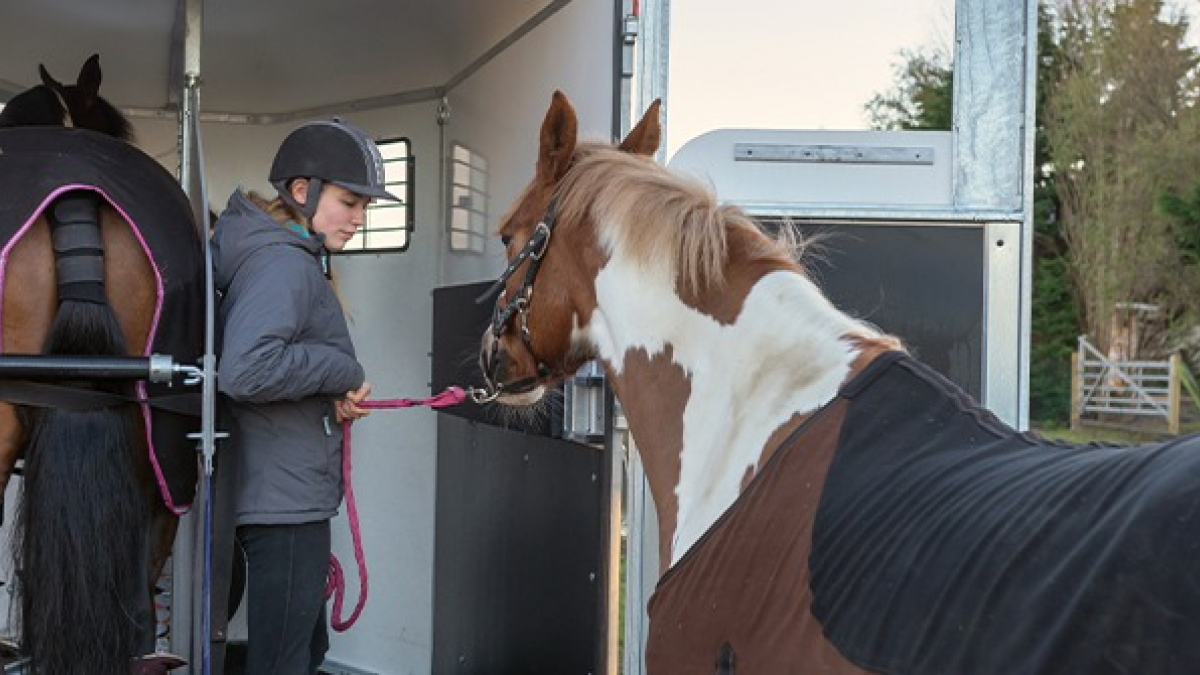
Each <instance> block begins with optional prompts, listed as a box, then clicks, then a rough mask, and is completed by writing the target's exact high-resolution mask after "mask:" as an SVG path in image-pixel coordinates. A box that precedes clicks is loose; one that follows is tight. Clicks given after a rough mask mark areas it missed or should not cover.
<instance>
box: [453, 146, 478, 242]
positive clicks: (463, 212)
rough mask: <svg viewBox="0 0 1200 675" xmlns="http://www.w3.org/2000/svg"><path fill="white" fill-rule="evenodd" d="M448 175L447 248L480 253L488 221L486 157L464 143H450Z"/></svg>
mask: <svg viewBox="0 0 1200 675" xmlns="http://www.w3.org/2000/svg"><path fill="white" fill-rule="evenodd" d="M449 179H450V190H449V193H450V204H449V207H450V208H448V209H447V210H446V212H447V214H449V215H448V217H449V223H448V224H447V227H448V228H449V230H450V250H451V251H464V252H468V251H469V252H472V253H483V247H484V243H485V242H486V241H487V222H488V211H487V209H488V185H487V183H488V166H487V159H485V158H484V157H483V155H481V154H479V153H477V152H475V151H474V150H471V149H470V148H468V147H466V146H465V145H462V144H460V143H452V144H451V146H450V177H449Z"/></svg>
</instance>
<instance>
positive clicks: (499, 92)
mask: <svg viewBox="0 0 1200 675" xmlns="http://www.w3.org/2000/svg"><path fill="white" fill-rule="evenodd" d="M614 31H615V13H614V3H613V2H612V0H575V1H574V2H571V3H570V4H568V5H566V6H565V7H564V8H563V9H562V10H560V11H559V12H558V13H557V14H555V15H554V16H553V17H551V18H550V19H549V20H547V21H546V22H545V23H543V24H542V25H541V26H539V27H538V28H537V29H536V30H535V31H534V32H533V33H530V34H529V35H527V36H526V37H525V38H524V39H522V40H520V41H519V42H517V43H516V44H514V45H512V46H511V47H509V48H508V49H507V50H505V51H504V52H503V53H502V54H500V55H498V56H497V57H496V58H495V59H493V60H492V61H491V62H490V63H489V64H488V65H487V66H486V67H485V68H483V69H482V70H480V71H479V72H478V73H476V74H475V76H473V77H471V78H469V79H467V80H465V81H464V82H463V83H462V84H461V85H459V86H457V87H455V88H454V89H453V90H451V91H450V92H449V95H448V99H449V103H450V116H449V121H448V123H447V125H446V127H445V139H444V142H445V147H446V149H448V148H449V145H450V144H452V143H461V144H463V145H465V146H467V147H469V148H471V149H472V150H473V151H475V152H478V153H480V154H481V155H482V156H483V157H484V158H486V160H487V162H488V166H489V168H490V170H489V174H488V186H487V188H488V193H489V194H488V197H489V199H488V222H489V224H490V226H491V227H492V228H494V227H495V226H497V225H499V220H500V218H502V217H503V216H504V211H505V210H506V209H507V208H508V207H509V206H510V205H511V204H512V203H513V202H514V201H515V200H516V198H517V197H518V196H519V195H520V192H521V190H523V189H524V188H525V186H526V185H527V184H528V182H529V181H530V179H532V178H533V171H534V163H535V161H536V159H537V143H538V131H539V129H540V128H541V124H542V119H543V118H544V117H545V114H546V109H547V108H548V107H549V105H550V98H551V95H552V94H553V93H554V91H555V90H561V91H562V92H563V93H565V94H566V95H567V97H568V98H570V99H571V103H572V104H573V105H574V106H575V110H576V112H577V113H578V114H579V133H580V137H581V138H593V139H603V140H607V139H609V138H610V137H611V134H612V109H613V97H614V95H615V88H616V85H615V72H614V48H615V47H614V40H615V37H614ZM489 234H490V233H489ZM503 256H504V250H503V247H502V246H501V244H500V240H499V239H498V238H496V237H489V238H488V241H487V244H486V249H485V251H484V254H483V255H480V254H477V253H452V252H444V253H443V257H444V266H443V269H442V274H441V276H440V279H439V281H440V282H441V283H442V284H457V283H465V282H470V281H478V280H482V279H488V278H493V277H495V276H496V275H497V274H499V272H500V270H501V269H503V260H504V257H503Z"/></svg>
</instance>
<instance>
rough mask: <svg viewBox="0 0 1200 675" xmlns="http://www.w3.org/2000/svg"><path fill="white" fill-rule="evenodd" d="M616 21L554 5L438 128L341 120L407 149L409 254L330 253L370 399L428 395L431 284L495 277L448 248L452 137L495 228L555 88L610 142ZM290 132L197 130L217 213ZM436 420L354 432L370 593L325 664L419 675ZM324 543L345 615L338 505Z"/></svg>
mask: <svg viewBox="0 0 1200 675" xmlns="http://www.w3.org/2000/svg"><path fill="white" fill-rule="evenodd" d="M612 24H613V8H612V4H611V3H610V2H608V0H575V2H572V3H570V4H568V5H566V6H565V7H564V8H563V9H562V10H560V11H559V12H558V13H556V14H555V15H554V16H552V17H550V18H549V19H548V20H547V21H545V22H544V23H543V24H541V25H539V26H538V27H536V28H535V29H534V30H533V31H531V32H530V33H528V34H526V35H525V36H524V37H522V38H521V39H520V40H518V41H517V42H515V43H514V44H512V45H511V46H509V47H508V48H507V49H506V50H505V51H503V52H502V53H500V54H498V55H497V56H496V57H495V58H494V59H493V60H491V61H490V62H488V63H487V64H486V65H484V66H483V67H482V68H480V69H479V70H478V71H476V72H475V73H474V74H473V75H472V76H471V77H469V78H468V79H466V80H464V81H463V82H462V83H461V84H459V85H458V86H456V87H454V88H453V89H451V90H450V91H449V92H448V94H447V102H448V104H449V117H448V119H447V123H446V124H445V125H444V126H443V125H439V123H438V120H439V114H438V110H439V106H440V105H441V101H436V100H433V101H428V102H425V103H420V104H415V105H409V106H403V107H399V108H393V109H387V110H377V111H372V112H367V113H354V114H348V115H346V117H347V119H349V120H350V121H352V122H354V123H356V124H359V125H360V126H362V127H363V128H364V129H365V130H366V131H367V132H368V133H370V134H372V135H374V136H376V137H388V136H405V137H407V138H409V139H411V140H412V151H413V154H414V156H415V158H416V175H415V180H416V195H415V198H414V202H415V209H416V230H415V232H414V234H413V237H412V242H411V244H410V249H409V250H408V251H407V252H406V253H403V254H395V253H382V254H354V255H347V256H339V257H337V258H336V259H335V262H334V270H335V273H336V274H337V275H338V283H339V288H340V291H341V294H342V296H343V298H344V300H345V302H346V305H347V309H348V313H349V314H350V316H351V317H352V321H353V323H352V324H351V332H352V334H353V336H354V340H355V345H356V348H357V349H358V352H359V358H360V360H362V362H363V363H364V365H365V366H366V368H367V372H368V378H369V379H370V380H371V381H372V382H373V384H374V386H375V394H374V395H375V396H376V397H380V398H391V397H412V396H423V395H426V394H428V393H429V373H430V362H429V354H430V351H431V344H430V339H431V338H430V336H431V333H432V324H431V317H432V304H431V299H432V296H431V294H430V290H431V289H432V288H433V287H434V286H436V285H441V284H445V283H457V282H461V281H474V280H480V279H487V278H491V277H494V276H495V275H496V274H497V273H498V272H499V270H500V268H501V267H502V266H503V262H502V261H503V251H502V249H501V247H500V246H499V244H498V242H497V241H493V239H494V238H491V237H489V239H488V243H487V245H486V247H487V248H486V250H485V253H484V254H483V255H481V254H478V253H453V252H449V251H448V250H447V237H446V236H445V231H446V224H445V217H446V208H445V206H444V205H443V203H442V202H443V201H444V200H445V199H446V197H445V195H446V190H445V181H446V163H445V158H446V157H447V151H448V149H449V147H450V144H451V143H455V142H457V143H462V144H463V145H465V146H467V147H469V148H471V149H472V150H473V151H475V152H478V153H480V154H481V155H483V156H484V157H486V158H487V160H488V165H489V168H490V172H489V184H488V192H489V212H488V221H489V228H492V227H494V226H495V224H496V221H497V220H498V218H499V217H500V216H501V215H503V210H504V209H506V208H507V206H508V205H509V204H510V203H511V202H512V201H514V200H515V199H516V197H517V196H518V195H519V192H520V190H522V189H523V188H524V186H525V184H526V182H527V181H528V180H529V179H530V178H531V177H532V172H533V167H534V160H535V158H536V149H537V138H538V135H537V134H538V129H539V128H540V124H541V120H542V116H543V115H544V113H545V109H546V107H547V105H548V104H549V101H550V96H551V94H552V93H553V91H554V90H555V89H562V90H563V91H565V92H567V93H568V95H570V96H571V97H572V100H573V102H574V103H575V105H576V106H577V109H578V111H579V113H580V118H581V122H580V125H581V131H582V132H583V133H585V134H588V133H590V134H591V135H593V136H597V137H602V138H605V137H607V133H608V130H609V129H610V128H611V121H610V118H611V111H612V96H613V89H614V86H613V68H612V50H613V42H612V40H613V37H612V29H611V28H608V27H609V26H611V25H612ZM292 126H293V124H287V125H281V126H280V127H278V128H276V127H240V126H236V125H207V126H206V128H205V130H204V134H205V137H204V144H205V155H206V163H207V174H208V176H209V184H210V202H212V203H214V205H216V206H220V205H221V203H222V202H223V200H224V198H225V196H227V195H228V193H229V191H230V190H232V189H233V188H234V187H235V185H236V184H237V183H238V180H237V179H235V178H232V177H231V176H230V174H231V173H232V174H237V175H245V174H249V175H251V176H255V177H259V180H258V181H255V182H254V183H253V185H252V184H251V183H249V182H247V183H246V185H247V186H248V187H250V186H252V187H256V188H258V189H264V190H265V189H267V187H266V186H265V181H263V180H262V179H261V176H264V175H265V173H266V170H267V167H268V166H269V162H270V157H271V153H273V151H274V148H275V147H276V146H277V145H278V143H279V141H280V140H282V138H283V135H284V134H286V132H287V131H289V130H290V129H291V127H292ZM247 155H249V156H250V157H254V158H257V159H253V160H251V159H247V158H246V156H247ZM222 157H224V158H225V159H222ZM230 165H232V166H230ZM225 166H230V168H229V169H228V170H224V169H222V167H225ZM243 182H245V181H243ZM217 195H220V199H217ZM463 384H472V383H463ZM435 415H436V413H433V412H431V411H429V410H426V409H405V410H399V411H388V410H380V411H376V412H375V413H373V414H372V416H371V417H369V418H367V419H366V420H364V421H362V422H359V423H358V424H356V425H355V429H354V436H353V439H354V450H353V452H354V455H353V466H354V473H353V479H354V490H355V494H356V496H357V499H358V508H359V513H360V516H361V528H362V537H363V544H364V548H365V549H366V555H367V566H368V571H369V573H370V587H369V589H370V599H369V601H368V603H367V606H366V609H365V610H364V612H363V614H362V617H361V618H360V619H359V621H358V623H357V624H356V625H355V627H354V628H353V629H352V630H350V631H348V632H346V633H342V634H334V635H333V636H332V645H331V648H330V652H329V657H328V658H329V660H330V661H333V662H336V663H338V664H345V665H350V666H353V667H356V668H360V669H363V670H366V671H368V672H379V673H406V672H412V673H422V672H428V669H429V667H430V666H429V664H430V659H431V654H432V652H431V649H432V640H433V636H432V588H433V575H434V574H435V573H436V571H435V570H434V568H433V547H434V504H435V494H434V485H435V483H436V480H435V477H436V476H435V471H436V431H435ZM334 550H335V554H336V555H337V556H338V558H339V559H340V560H341V561H342V564H343V567H345V568H346V571H347V575H348V577H349V580H350V582H351V583H350V586H349V588H348V589H347V593H348V598H347V605H348V607H347V612H348V611H349V606H351V605H352V601H353V599H354V598H355V597H356V595H355V593H357V586H356V584H355V583H354V580H355V579H356V575H355V573H354V571H353V570H354V565H353V550H352V542H351V540H350V536H349V529H348V527H347V525H346V523H345V516H344V514H343V515H342V516H339V518H338V520H337V521H335V524H334ZM231 629H232V632H231V637H232V638H234V639H236V638H238V637H239V636H242V635H244V633H243V632H242V631H244V627H243V625H242V621H240V620H237V619H236V618H235V622H234V624H233V625H232V626H231Z"/></svg>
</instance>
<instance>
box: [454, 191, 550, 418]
mask: <svg viewBox="0 0 1200 675" xmlns="http://www.w3.org/2000/svg"><path fill="white" fill-rule="evenodd" d="M557 208H558V196H557V195H555V196H554V198H553V199H551V200H550V204H549V206H547V207H546V216H545V218H543V219H542V222H540V223H538V225H537V227H536V228H534V231H533V236H531V237H530V238H529V241H527V242H525V246H524V247H523V248H522V249H521V251H520V252H519V253H517V255H516V256H514V257H513V259H512V262H510V263H509V264H508V266H507V267H505V268H504V271H503V272H501V274H500V278H499V279H497V280H496V283H494V284H492V285H491V286H490V287H489V288H488V290H487V291H485V292H484V293H483V294H482V295H480V296H479V297H478V298H476V299H475V302H476V303H483V302H485V301H487V300H488V299H489V298H491V297H493V296H495V297H496V304H495V308H494V309H493V312H492V323H491V325H490V326H489V328H488V330H489V331H490V332H491V334H492V336H493V337H495V338H499V337H500V335H502V334H503V333H504V332H505V331H506V330H507V329H508V325H509V324H510V323H512V322H513V321H514V320H519V321H520V324H519V326H518V334H519V335H520V337H521V343H522V344H524V345H525V351H527V352H528V353H529V355H530V356H531V357H533V360H534V362H535V363H536V364H537V372H536V373H535V374H534V375H532V376H529V377H524V378H521V379H518V380H510V381H508V382H496V377H495V375H496V370H497V367H498V365H499V359H498V358H497V357H498V344H499V341H498V340H493V341H492V346H491V348H490V349H489V350H488V352H487V353H486V354H485V355H484V371H485V372H484V377H485V379H486V380H487V382H488V386H489V387H490V389H487V390H484V389H474V390H472V391H471V399H472V400H474V401H475V402H476V403H486V402H489V401H493V400H495V399H496V398H497V397H498V396H499V395H500V394H501V393H510V394H520V393H525V392H529V391H533V389H535V388H536V387H537V386H538V384H539V383H540V382H541V381H542V380H544V379H546V378H548V377H550V376H552V375H553V374H554V370H553V369H552V368H550V367H549V366H547V365H546V363H545V362H544V361H543V360H542V359H541V358H540V357H539V356H538V355H537V352H536V351H534V349H533V336H532V335H531V334H530V332H529V309H530V305H531V304H532V302H533V282H534V281H535V280H536V279H537V274H538V271H539V270H540V269H541V266H542V257H543V256H544V255H545V253H546V249H547V248H548V247H549V245H550V235H551V234H552V233H553V231H554V226H555V224H556V222H557V215H558V214H557ZM527 262H528V266H527V267H526V269H525V278H524V279H523V280H522V282H521V287H520V289H518V290H517V293H516V295H515V296H514V297H513V299H512V301H511V302H508V303H505V304H503V305H502V304H501V303H502V302H503V300H504V288H505V286H506V285H507V284H508V281H509V279H511V278H512V277H513V275H515V274H516V273H517V270H518V269H520V268H521V266H522V265H524V264H526V263H527Z"/></svg>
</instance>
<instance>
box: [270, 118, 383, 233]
mask: <svg viewBox="0 0 1200 675" xmlns="http://www.w3.org/2000/svg"><path fill="white" fill-rule="evenodd" d="M269 178H270V181H271V184H272V185H274V186H275V189H276V190H278V191H279V193H280V194H281V195H285V196H286V195H287V184H288V182H289V181H291V179H293V178H309V179H318V180H319V181H323V182H326V183H333V184H334V185H340V186H342V187H344V188H346V189H347V190H350V191H351V192H353V193H355V194H360V195H363V196H366V197H372V198H377V199H391V200H393V201H401V200H400V198H399V197H397V196H395V195H393V194H392V193H390V192H388V191H387V190H386V189H384V181H383V158H382V157H380V155H379V148H378V147H376V145H375V142H374V141H373V140H371V138H370V137H369V136H367V134H366V132H364V131H363V130H362V129H359V128H358V127H356V126H354V125H352V124H349V123H348V122H346V121H344V120H341V119H339V118H336V117H335V118H334V119H332V120H328V121H319V122H309V123H307V124H302V125H301V126H299V127H297V128H296V129H295V130H294V131H292V133H290V134H288V136H287V138H285V139H284V140H283V143H282V144H280V146H279V150H278V151H277V152H276V153H275V161H274V162H272V163H271V173H270V176H269ZM319 186H320V183H318V184H317V187H318V191H319ZM311 201H312V202H313V203H311V204H309V205H308V206H309V207H310V208H313V209H315V207H316V203H315V200H311ZM308 215H310V216H311V214H308Z"/></svg>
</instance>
